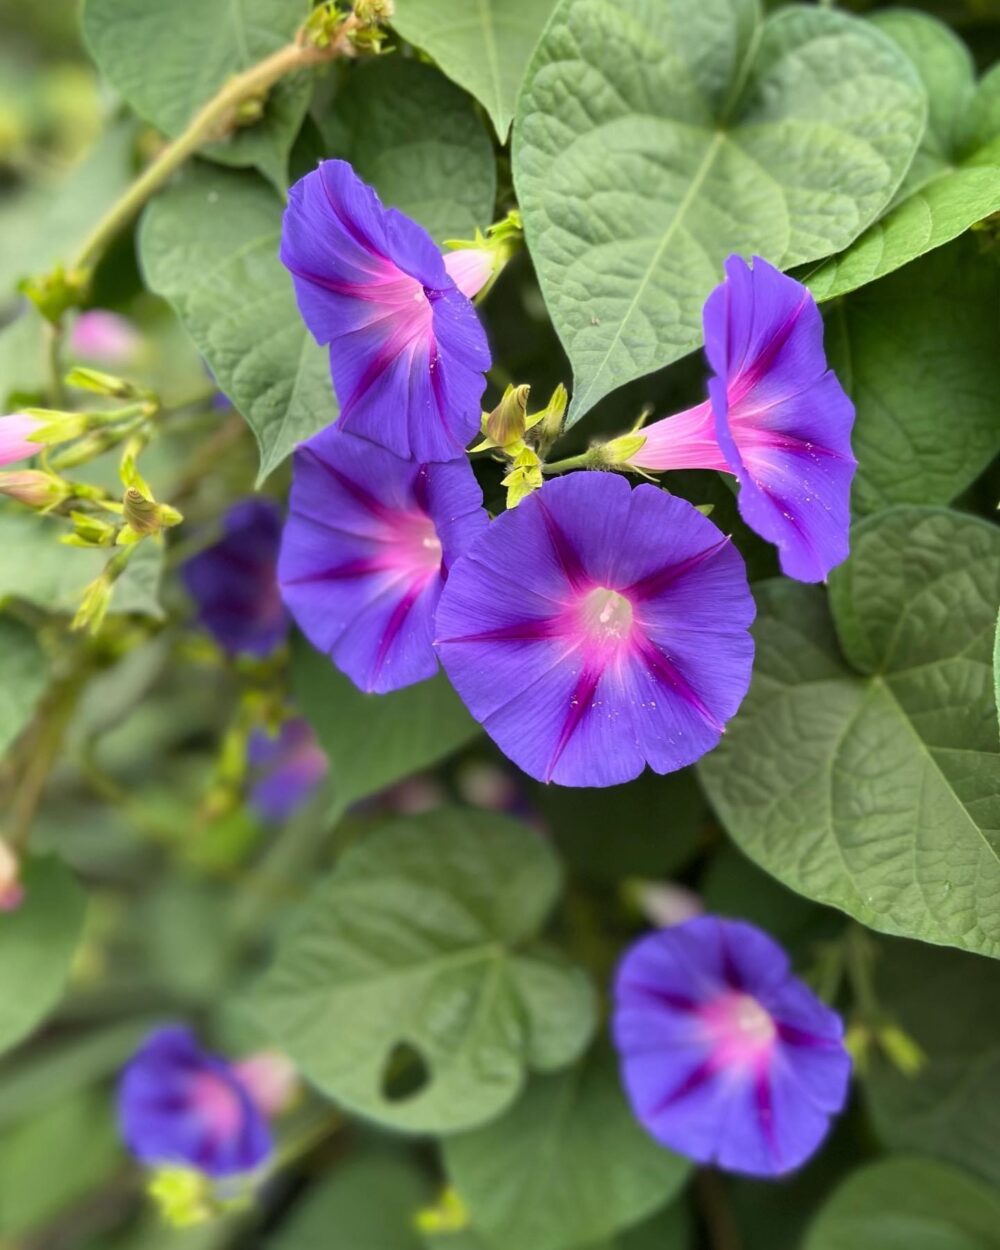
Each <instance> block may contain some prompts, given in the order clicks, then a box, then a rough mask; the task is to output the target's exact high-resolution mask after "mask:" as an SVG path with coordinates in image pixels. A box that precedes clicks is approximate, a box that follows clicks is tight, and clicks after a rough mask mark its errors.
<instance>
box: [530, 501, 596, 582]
mask: <svg viewBox="0 0 1000 1250" xmlns="http://www.w3.org/2000/svg"><path fill="white" fill-rule="evenodd" d="M534 499H535V500H536V501H537V506H538V511H539V512H540V513H541V514H542V520H543V521H544V522H545V528H546V530H547V531H548V535H549V540H550V541H551V543H552V547H553V550H554V551H555V553H556V558H557V559H558V561H559V564H560V567H561V568H562V571H563V573H564V575H565V577H566V580H567V581H568V582H569V584H570V585H571V586H572V587H573V589H574V590H582V589H584V587H585V585H586V580H587V579H586V575H585V574H584V571H583V566H582V565H581V563H580V557H579V555H578V554H577V551H576V548H575V547H574V546H573V544H572V543H571V542H570V540H569V539H568V538H567V537H566V535H565V534H564V533H563V532H562V530H561V529H560V528H559V525H558V523H557V521H556V519H555V517H554V516H553V515H552V513H551V512H550V511H549V510H548V508H547V507H546V505H545V501H544V499H542V496H541V494H537V495H535V496H534Z"/></svg>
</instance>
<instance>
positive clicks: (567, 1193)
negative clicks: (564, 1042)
mask: <svg viewBox="0 0 1000 1250" xmlns="http://www.w3.org/2000/svg"><path fill="white" fill-rule="evenodd" d="M444 1160H445V1166H446V1168H447V1171H448V1175H449V1177H450V1179H451V1182H452V1184H453V1185H454V1186H455V1189H456V1191H457V1192H458V1194H459V1197H460V1198H461V1199H462V1201H463V1202H464V1203H465V1205H466V1206H467V1207H468V1209H469V1211H470V1213H471V1216H472V1222H473V1225H474V1226H475V1227H476V1228H477V1229H479V1230H480V1232H481V1233H482V1234H483V1235H484V1237H485V1239H486V1240H487V1242H488V1243H489V1244H491V1245H494V1246H497V1247H506V1246H517V1247H518V1250H568V1248H569V1247H574V1246H582V1245H584V1244H585V1243H586V1244H588V1245H589V1244H590V1243H591V1242H592V1241H597V1240H598V1239H600V1238H601V1237H606V1236H609V1235H611V1234H613V1233H616V1232H618V1231H619V1230H621V1229H624V1228H627V1227H628V1226H629V1225H631V1224H634V1223H636V1222H637V1221H638V1220H641V1219H642V1218H643V1216H646V1215H649V1214H650V1212H652V1211H655V1210H656V1209H657V1208H658V1207H661V1206H664V1205H665V1204H666V1203H667V1202H669V1201H670V1199H671V1198H672V1197H673V1196H674V1195H675V1194H676V1193H677V1191H678V1190H679V1189H680V1187H681V1186H682V1185H683V1184H684V1181H685V1180H686V1178H687V1175H688V1172H689V1171H690V1166H691V1165H690V1164H689V1163H688V1162H687V1160H685V1159H681V1158H680V1157H679V1156H678V1155H674V1154H671V1152H670V1151H668V1150H665V1149H664V1148H663V1147H662V1146H659V1145H657V1143H656V1142H654V1141H653V1139H652V1138H651V1137H649V1136H648V1135H647V1133H646V1132H645V1131H644V1130H643V1129H642V1128H641V1127H640V1126H639V1124H638V1123H637V1122H636V1120H635V1117H634V1116H633V1114H632V1112H631V1110H630V1109H629V1106H628V1104H627V1102H626V1101H625V1096H624V1094H623V1093H622V1090H621V1086H620V1084H619V1080H618V1073H617V1071H616V1067H615V1061H614V1057H613V1055H612V1054H611V1053H610V1051H608V1050H606V1049H605V1048H604V1047H600V1048H599V1050H598V1052H597V1054H596V1055H591V1056H590V1057H589V1058H588V1059H587V1060H585V1061H583V1062H581V1063H579V1064H577V1065H576V1066H575V1067H574V1068H572V1069H571V1070H570V1071H568V1072H564V1073H561V1074H560V1075H559V1076H553V1077H545V1078H536V1079H535V1080H533V1081H532V1082H531V1083H530V1084H529V1085H528V1087H527V1089H526V1090H525V1091H524V1093H523V1094H522V1095H521V1097H520V1099H519V1100H518V1101H517V1102H516V1103H515V1104H514V1106H513V1107H512V1108H511V1110H510V1111H508V1112H507V1114H506V1115H504V1116H502V1117H501V1118H500V1119H498V1120H494V1121H493V1122H492V1123H490V1124H488V1125H486V1126H485V1127H484V1128H481V1129H477V1130H475V1131H474V1132H471V1133H460V1134H458V1135H456V1136H453V1137H449V1138H447V1139H446V1141H445V1143H444Z"/></svg>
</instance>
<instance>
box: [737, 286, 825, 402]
mask: <svg viewBox="0 0 1000 1250" xmlns="http://www.w3.org/2000/svg"><path fill="white" fill-rule="evenodd" d="M808 302H809V292H808V291H803V293H802V298H801V299H800V300H799V303H798V305H797V307H795V308H794V309H793V310H792V311H791V312H790V313H789V314H788V316H787V317H786V318H785V320H784V321H783V322H782V323H781V324H780V325H779V326H778V327H777V328H776V329H775V331H774V333H773V334H772V335H771V337H770V338H769V339H768V341H767V342H766V343H765V345H764V346H763V348H761V350H760V351H759V352H758V353H757V355H756V356H755V357H754V359H753V360H752V361H751V362H750V365H749V366H748V368H747V369H746V370H742V369H737V371H736V376H735V377H734V378H732V379H731V380H730V381H728V382H727V391H728V393H729V403H730V405H731V406H733V407H735V406H736V405H737V404H738V403H739V402H740V401H741V400H742V399H745V398H746V397H747V395H748V394H749V393H750V392H751V391H752V390H753V388H754V387H755V386H756V385H757V383H758V382H760V380H761V378H764V377H766V376H767V374H768V371H769V370H770V368H771V366H772V365H773V364H774V359H775V357H776V356H777V355H778V353H779V352H780V351H781V349H782V348H783V347H784V346H785V344H786V343H787V342H788V338H789V335H790V334H791V333H792V331H793V330H794V329H795V324H796V322H797V321H798V319H799V317H800V316H801V315H802V310H803V308H805V306H806V304H807V303H808ZM728 305H729V309H730V310H731V309H732V297H731V296H730V298H729V300H728Z"/></svg>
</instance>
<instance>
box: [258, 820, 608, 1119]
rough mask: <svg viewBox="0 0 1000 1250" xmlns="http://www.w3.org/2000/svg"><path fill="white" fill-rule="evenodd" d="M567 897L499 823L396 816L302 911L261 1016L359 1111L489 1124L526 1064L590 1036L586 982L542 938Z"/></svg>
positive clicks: (563, 1057) (543, 857)
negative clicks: (408, 1069)
mask: <svg viewBox="0 0 1000 1250" xmlns="http://www.w3.org/2000/svg"><path fill="white" fill-rule="evenodd" d="M558 889H559V866H558V862H557V860H556V859H555V856H554V855H553V854H552V852H551V851H550V850H549V849H548V847H547V846H546V844H545V843H544V842H543V841H542V840H541V839H540V838H539V837H538V835H537V833H535V832H534V831H533V830H530V829H527V828H524V827H523V826H520V825H517V824H514V823H513V822H512V821H510V820H507V819H506V818H504V817H500V816H494V815H490V814H488V813H485V812H476V811H471V810H470V811H459V810H442V811H438V812H434V813H432V814H429V815H427V816H423V817H415V818H413V819H409V820H400V821H397V822H395V823H393V824H391V825H388V826H386V827H384V828H383V829H381V830H379V831H378V832H377V833H375V834H373V835H372V836H370V837H369V838H368V839H367V840H366V841H365V842H363V843H362V844H360V845H358V846H355V847H352V848H351V849H350V850H349V851H347V853H346V854H345V855H344V857H343V859H342V860H341V861H340V863H339V865H338V867H337V869H336V871H335V872H334V873H333V874H332V875H331V876H330V877H328V878H327V879H326V880H324V881H322V882H321V883H320V884H319V885H318V886H317V888H316V890H315V892H314V894H313V895H312V896H311V898H310V899H309V900H308V902H307V903H306V904H304V905H303V907H302V908H301V910H300V914H299V915H298V916H297V917H296V921H295V923H294V924H293V926H292V927H291V929H290V930H289V932H288V934H287V935H286V938H285V940H284V941H283V942H282V944H281V945H280V947H279V950H278V953H277V956H276V958H275V961H274V965H273V967H272V968H271V969H270V971H269V972H268V973H267V974H266V976H265V977H264V979H263V981H262V982H261V983H260V984H259V985H258V987H257V989H256V991H255V993H254V994H253V995H252V1006H253V1007H254V1008H255V1014H256V1016H257V1018H258V1020H259V1021H260V1023H261V1025H262V1027H263V1029H264V1031H265V1032H266V1034H267V1036H269V1037H270V1039H271V1040H272V1041H273V1043H274V1044H275V1045H278V1046H280V1047H281V1048H282V1049H283V1050H285V1051H287V1052H288V1054H289V1055H291V1056H292V1058H293V1059H294V1060H295V1062H296V1064H298V1066H299V1067H301V1069H302V1071H303V1072H304V1073H305V1074H306V1075H307V1076H308V1077H309V1079H310V1080H311V1081H313V1082H314V1083H315V1084H316V1085H317V1086H318V1087H319V1088H320V1089H321V1090H322V1091H323V1092H324V1093H326V1094H328V1095H329V1096H330V1097H331V1098H334V1099H336V1100H337V1101H338V1102H339V1103H342V1104H343V1105H344V1106H346V1107H348V1108H350V1109H351V1110H353V1111H356V1112H359V1113H361V1114H362V1115H366V1116H370V1117H372V1118H373V1119H376V1120H379V1121H382V1122H383V1123H386V1124H390V1125H392V1126H394V1127H396V1128H400V1129H409V1130H415V1131H420V1132H454V1131H456V1130H459V1129H463V1128H470V1127H472V1126H474V1125H477V1124H481V1123H483V1122H484V1121H486V1120H489V1119H491V1118H492V1117H493V1116H496V1115H498V1114H499V1113H500V1112H501V1111H503V1110H504V1108H505V1107H506V1106H508V1105H509V1104H510V1103H511V1102H512V1101H513V1100H514V1098H516V1096H517V1094H518V1093H519V1092H520V1090H521V1088H522V1086H523V1084H524V1080H525V1076H526V1070H527V1069H529V1068H533V1069H536V1070H538V1071H550V1070H553V1069H557V1068H560V1067H563V1066H565V1065H566V1064H568V1063H571V1062H572V1061H573V1059H575V1058H576V1056H577V1055H578V1054H579V1053H580V1051H581V1049H582V1048H583V1046H585V1045H586V1043H587V1040H588V1038H589V1037H590V1034H591V1032H592V1030H593V1027H594V1023H595V1020H594V998H593V990H592V988H591V986H590V983H589V981H588V980H587V978H586V977H585V976H584V975H583V973H582V972H580V971H579V970H578V969H576V968H574V967H573V966H571V965H569V964H567V963H565V962H564V961H563V960H562V959H561V958H560V957H559V956H557V955H555V954H553V953H552V952H551V951H549V950H547V949H546V948H544V947H542V946H540V945H538V944H537V942H535V940H534V939H535V937H536V935H537V933H538V930H539V928H540V927H541V925H542V923H543V921H544V920H545V917H546V915H547V914H548V912H549V910H550V909H551V907H552V904H553V903H554V901H555V896H556V893H557V891H558ZM407 1059H409V1060H412V1061H413V1062H414V1063H415V1064H416V1067H417V1069H422V1070H421V1071H418V1079H419V1078H422V1081H421V1083H419V1084H417V1085H416V1088H411V1089H410V1090H409V1092H403V1091H401V1090H400V1089H399V1088H398V1087H394V1085H393V1076H394V1075H395V1074H396V1069H397V1067H402V1066H404V1061H405V1060H407ZM400 1075H408V1074H407V1073H400Z"/></svg>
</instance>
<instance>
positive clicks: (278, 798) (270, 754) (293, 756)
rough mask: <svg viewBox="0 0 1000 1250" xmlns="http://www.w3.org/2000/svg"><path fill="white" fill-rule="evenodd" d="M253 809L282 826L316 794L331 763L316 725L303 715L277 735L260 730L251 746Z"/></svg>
mask: <svg viewBox="0 0 1000 1250" xmlns="http://www.w3.org/2000/svg"><path fill="white" fill-rule="evenodd" d="M247 763H248V764H249V766H250V775H251V786H250V794H249V796H248V797H249V800H250V806H251V807H252V808H253V809H254V811H256V813H257V815H258V816H260V818H261V820H264V821H267V823H268V824H274V825H280V824H282V823H283V822H284V821H286V820H287V819H288V818H289V817H290V816H292V815H293V814H294V813H295V812H296V811H297V810H298V809H299V808H300V807H301V806H302V804H303V803H305V802H306V800H307V799H308V798H309V797H310V795H312V794H313V793H314V791H315V790H316V787H317V786H318V785H319V783H320V782H321V781H322V780H323V778H324V777H325V776H326V772H327V767H328V760H327V758H326V754H325V753H324V751H323V749H322V747H321V746H320V745H319V743H318V742H317V741H316V735H315V734H314V733H313V730H312V726H311V725H310V724H309V722H308V721H307V720H303V719H302V717H301V716H295V717H292V719H291V720H286V721H285V723H284V724H283V725H282V726H281V728H280V729H279V730H278V733H277V734H276V735H274V736H272V735H271V734H268V733H265V732H264V730H262V729H258V730H256V731H255V732H254V733H253V734H251V735H250V741H249V743H248V744H247Z"/></svg>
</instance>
